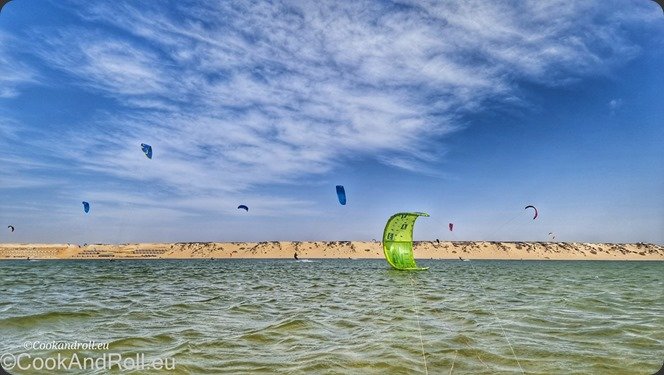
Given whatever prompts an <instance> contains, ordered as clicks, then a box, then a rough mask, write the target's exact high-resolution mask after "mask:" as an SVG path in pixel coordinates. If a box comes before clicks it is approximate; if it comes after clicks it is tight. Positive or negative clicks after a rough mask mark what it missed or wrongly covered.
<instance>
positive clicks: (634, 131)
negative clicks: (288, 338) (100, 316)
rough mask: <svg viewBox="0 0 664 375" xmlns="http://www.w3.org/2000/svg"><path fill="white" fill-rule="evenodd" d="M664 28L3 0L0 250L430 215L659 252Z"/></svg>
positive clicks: (512, 4) (590, 12)
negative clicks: (650, 246) (342, 191)
mask: <svg viewBox="0 0 664 375" xmlns="http://www.w3.org/2000/svg"><path fill="white" fill-rule="evenodd" d="M663 35H664V15H663V14H662V9H661V8H660V7H659V6H658V5H657V4H656V3H654V2H652V1H647V0H638V1H637V0H630V1H618V0H616V1H599V0H597V1H584V2H570V1H562V0H561V1H558V0H551V1H527V2H523V1H490V2H487V1H463V2H461V1H459V2H441V1H415V2H409V1H402V2H398V3H396V2H386V1H353V2H336V1H329V2H325V1H321V2H306V1H305V2H279V1H274V2H261V1H253V2H240V1H234V2H218V1H208V2H188V1H163V2H161V1H160V2H137V1H114V2H89V1H24V0H14V1H12V2H10V3H8V4H7V5H6V6H5V7H4V8H3V10H2V13H0V163H1V164H2V169H0V197H1V199H0V224H2V227H3V228H4V227H6V225H10V224H11V225H14V226H15V227H16V231H15V232H14V233H9V232H8V231H4V230H3V231H2V232H0V233H2V234H1V235H0V241H2V242H58V243H63V242H72V243H83V242H88V243H92V242H135V241H160V242H167V241H263V240H370V239H374V238H375V239H378V238H380V236H381V234H382V230H383V226H384V223H385V221H386V219H387V218H388V217H389V216H390V215H391V214H393V213H395V212H399V211H425V212H428V213H430V214H431V217H430V218H422V219H420V220H419V221H418V224H417V226H416V230H415V232H416V233H415V235H416V238H418V239H422V240H426V239H435V238H440V239H441V240H442V239H446V240H450V239H451V240H518V241H545V240H547V239H548V238H549V235H548V233H549V232H553V233H555V234H556V240H560V241H570V242H571V241H580V242H655V243H664V147H662V145H664V120H663V119H664V106H662V99H661V98H662V96H661V88H662V87H664V72H663V69H662V62H663V61H664V38H663V37H662V36H663ZM143 142H144V143H149V144H151V145H152V146H153V149H154V158H153V159H152V160H148V159H147V158H146V157H145V156H144V155H143V154H142V152H141V149H140V143H143ZM337 184H342V185H344V186H345V187H346V192H347V194H348V204H347V205H346V206H341V205H339V204H338V202H337V201H336V194H335V185H337ZM83 200H86V201H89V202H90V203H91V212H90V214H88V215H85V214H83V209H82V205H81V201H83ZM239 204H246V205H247V206H249V207H250V211H249V212H248V213H246V212H244V211H243V210H237V208H236V207H237V206H238V205H239ZM528 204H532V205H535V206H537V207H538V209H539V211H540V217H539V218H538V219H537V220H534V221H533V220H532V218H531V214H530V213H529V212H527V211H525V210H524V209H523V208H524V207H525V206H526V205H528ZM448 222H454V223H455V230H454V232H453V233H450V232H449V231H448V230H447V223H448Z"/></svg>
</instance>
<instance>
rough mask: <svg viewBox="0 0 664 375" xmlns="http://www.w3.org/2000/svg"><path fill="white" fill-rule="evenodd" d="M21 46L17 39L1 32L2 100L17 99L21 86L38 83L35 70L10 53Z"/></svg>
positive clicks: (0, 77)
mask: <svg viewBox="0 0 664 375" xmlns="http://www.w3.org/2000/svg"><path fill="white" fill-rule="evenodd" d="M19 46H20V44H19V43H16V38H14V37H12V36H11V35H10V34H7V33H5V32H3V31H2V30H0V67H2V68H1V69H2V70H1V71H0V100H2V99H8V98H13V97H16V96H18V95H19V94H20V92H21V91H20V87H21V86H24V85H27V84H31V83H35V82H36V78H37V74H36V72H35V70H34V69H32V68H30V66H29V65H28V64H26V63H24V62H22V61H21V59H20V58H19V57H17V56H16V54H14V53H11V52H10V51H12V50H14V51H16V50H17V49H18V48H19Z"/></svg>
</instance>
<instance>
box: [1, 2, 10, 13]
mask: <svg viewBox="0 0 664 375" xmlns="http://www.w3.org/2000/svg"><path fill="white" fill-rule="evenodd" d="M10 1H12V0H0V12H2V7H4V6H5V4H7V3H8V2H10Z"/></svg>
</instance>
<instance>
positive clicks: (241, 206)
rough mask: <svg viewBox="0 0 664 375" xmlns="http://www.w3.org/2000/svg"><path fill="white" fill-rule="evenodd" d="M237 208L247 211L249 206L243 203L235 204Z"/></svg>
mask: <svg viewBox="0 0 664 375" xmlns="http://www.w3.org/2000/svg"><path fill="white" fill-rule="evenodd" d="M237 209H238V210H239V209H243V210H245V211H247V212H249V207H247V206H245V205H243V204H241V205H239V206H237Z"/></svg>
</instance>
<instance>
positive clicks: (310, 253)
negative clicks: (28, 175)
mask: <svg viewBox="0 0 664 375" xmlns="http://www.w3.org/2000/svg"><path fill="white" fill-rule="evenodd" d="M296 253H297V254H298V257H299V258H302V259H305V258H306V259H348V258H350V259H383V258H384V256H383V248H382V244H381V242H378V241H270V242H177V243H134V244H90V245H84V246H83V245H75V244H30V243H26V244H16V243H14V244H0V260H21V259H23V260H28V259H29V260H60V259H69V260H100V259H118V260H131V259H141V260H150V259H173V260H175V259H179V260H186V259H211V258H212V259H293V258H294V254H296ZM414 254H415V259H447V260H455V259H456V260H459V258H462V259H469V260H480V259H482V260H650V261H664V245H657V244H646V243H628V244H614V243H571V242H496V241H442V242H437V241H416V242H414Z"/></svg>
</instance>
